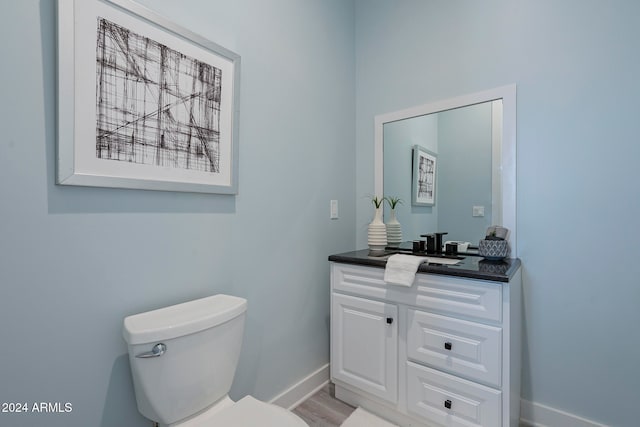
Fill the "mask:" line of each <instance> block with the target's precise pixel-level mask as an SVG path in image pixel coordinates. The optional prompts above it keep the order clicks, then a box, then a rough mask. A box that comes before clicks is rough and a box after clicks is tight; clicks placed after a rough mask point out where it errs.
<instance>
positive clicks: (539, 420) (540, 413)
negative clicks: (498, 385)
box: [520, 399, 607, 427]
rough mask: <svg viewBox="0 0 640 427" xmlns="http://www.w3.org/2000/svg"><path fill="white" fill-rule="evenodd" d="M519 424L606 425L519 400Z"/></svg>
mask: <svg viewBox="0 0 640 427" xmlns="http://www.w3.org/2000/svg"><path fill="white" fill-rule="evenodd" d="M520 425H521V426H530V427H547V426H548V427H553V426H562V427H607V426H606V424H600V423H597V422H595V421H591V420H588V419H586V418H582V417H579V416H577V415H574V414H570V413H568V412H565V411H561V410H559V409H555V408H551V407H549V406H545V405H542V404H540V403H536V402H530V401H528V400H524V399H521V400H520Z"/></svg>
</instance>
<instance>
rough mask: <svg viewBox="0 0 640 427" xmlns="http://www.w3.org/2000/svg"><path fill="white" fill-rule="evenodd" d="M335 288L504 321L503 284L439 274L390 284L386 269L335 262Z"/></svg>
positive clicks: (430, 308) (333, 278)
mask: <svg viewBox="0 0 640 427" xmlns="http://www.w3.org/2000/svg"><path fill="white" fill-rule="evenodd" d="M331 274H332V285H333V289H334V290H339V291H343V292H348V293H353V294H357V295H362V296H367V297H371V298H376V299H383V300H386V301H393V302H397V303H402V304H407V305H411V306H415V307H420V308H425V309H428V310H429V311H433V312H437V313H443V314H450V315H453V316H462V317H471V318H475V319H480V320H487V321H492V322H501V321H502V285H501V284H500V283H494V282H486V281H483V280H475V279H463V278H458V277H450V276H443V275H438V274H424V273H420V274H417V275H416V280H415V281H414V283H413V286H411V287H402V286H396V285H388V284H387V283H386V282H385V281H384V269H383V268H376V267H363V266H359V265H352V264H340V263H334V264H333V266H332V270H331Z"/></svg>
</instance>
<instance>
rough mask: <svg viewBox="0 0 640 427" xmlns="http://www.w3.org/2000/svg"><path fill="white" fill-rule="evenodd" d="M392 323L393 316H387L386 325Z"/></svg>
mask: <svg viewBox="0 0 640 427" xmlns="http://www.w3.org/2000/svg"><path fill="white" fill-rule="evenodd" d="M392 323H393V317H387V325H390V324H392Z"/></svg>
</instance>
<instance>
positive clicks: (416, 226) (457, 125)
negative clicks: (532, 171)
mask: <svg viewBox="0 0 640 427" xmlns="http://www.w3.org/2000/svg"><path fill="white" fill-rule="evenodd" d="M415 146H420V147H422V148H424V149H425V150H427V151H429V152H432V153H434V154H435V156H436V157H437V165H438V168H437V170H436V176H435V197H434V200H435V202H434V204H433V205H432V206H419V205H414V204H412V202H411V200H412V198H411V187H412V181H411V180H412V178H411V177H412V159H413V148H414V147H415ZM374 173H375V194H376V195H379V196H380V195H385V196H392V197H400V198H401V199H402V200H403V204H402V205H400V206H399V207H397V208H396V211H397V212H396V213H397V215H398V217H399V218H398V219H399V221H400V223H401V224H402V225H403V227H402V228H403V240H405V241H410V240H415V239H418V238H419V236H420V234H425V233H433V232H436V231H440V232H448V233H449V234H448V235H447V236H446V237H445V240H460V241H469V242H471V244H472V245H477V244H478V242H479V240H480V238H482V237H483V236H484V232H485V231H486V228H487V227H488V226H489V225H502V226H504V227H506V228H508V229H509V230H510V235H509V244H510V246H511V256H512V257H515V256H517V246H516V86H515V85H508V86H502V87H498V88H494V89H490V90H486V91H482V92H477V93H472V94H467V95H463V96H459V97H455V98H449V99H444V100H440V101H435V102H431V103H428V104H424V105H419V106H416V107H411V108H407V109H403V110H399V111H393V112H390V113H385V114H380V115H378V116H376V117H375V169H374ZM387 210H388V207H387Z"/></svg>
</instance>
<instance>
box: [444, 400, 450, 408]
mask: <svg viewBox="0 0 640 427" xmlns="http://www.w3.org/2000/svg"><path fill="white" fill-rule="evenodd" d="M444 407H445V408H447V409H451V401H450V400H449V399H447V400H445V401H444Z"/></svg>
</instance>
